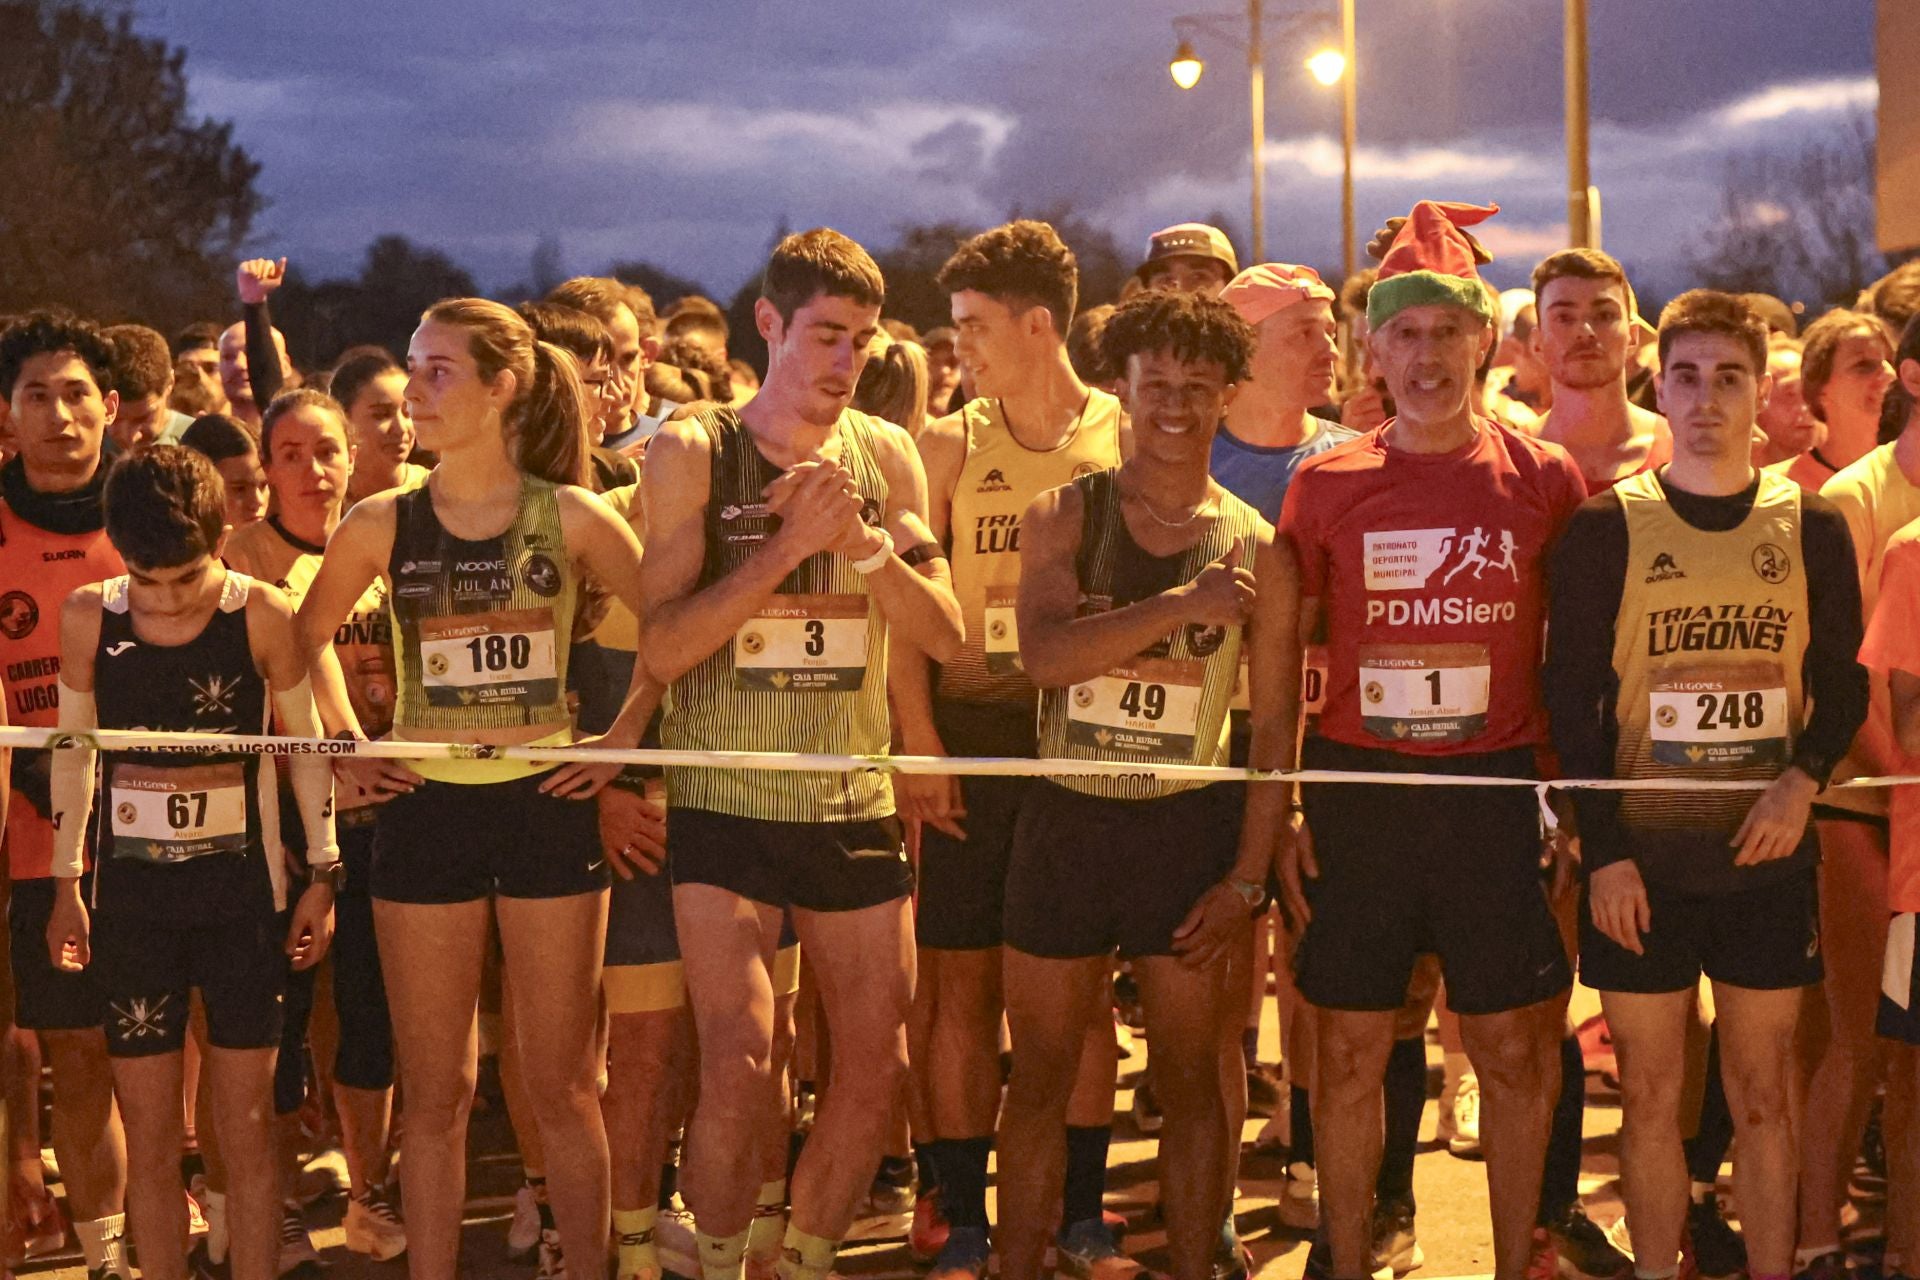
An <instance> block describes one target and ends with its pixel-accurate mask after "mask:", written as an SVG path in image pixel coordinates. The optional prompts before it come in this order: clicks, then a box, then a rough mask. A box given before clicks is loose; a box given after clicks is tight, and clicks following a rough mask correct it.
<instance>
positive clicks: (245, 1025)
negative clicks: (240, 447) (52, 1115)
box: [44, 445, 342, 1280]
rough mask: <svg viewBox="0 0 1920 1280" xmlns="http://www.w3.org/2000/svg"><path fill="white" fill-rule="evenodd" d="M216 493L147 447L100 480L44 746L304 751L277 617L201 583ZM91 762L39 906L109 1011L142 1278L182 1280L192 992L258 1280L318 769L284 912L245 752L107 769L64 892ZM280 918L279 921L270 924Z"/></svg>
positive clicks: (313, 890)
mask: <svg viewBox="0 0 1920 1280" xmlns="http://www.w3.org/2000/svg"><path fill="white" fill-rule="evenodd" d="M221 487H222V486H221V483H220V477H219V475H218V473H216V472H215V471H214V469H213V465H212V464H211V463H209V462H208V461H207V460H206V459H205V458H204V457H202V456H201V455H200V454H198V453H195V452H194V451H193V450H191V449H185V448H182V447H180V446H178V445H156V446H154V447H153V448H152V449H151V450H149V451H148V452H147V453H145V454H144V455H141V456H138V457H132V458H126V459H123V460H122V461H121V462H120V463H119V464H118V465H116V466H115V467H114V469H113V473H112V474H111V475H110V476H109V477H108V479H107V486H106V494H105V506H106V516H107V534H108V536H109V537H110V538H111V539H112V542H113V546H114V550H115V551H117V552H119V553H120V555H121V557H122V558H123V559H124V560H125V561H126V564H127V567H128V574H127V575H125V576H121V577H115V578H109V579H107V580H106V581H104V582H100V583H95V584H93V585H91V586H86V587H81V588H80V589H78V590H77V591H75V592H74V593H73V594H72V595H71V596H69V597H68V598H67V602H66V604H65V606H64V608H63V609H62V612H61V618H60V650H61V655H60V656H61V662H60V685H61V698H60V727H61V728H62V729H63V730H65V731H67V732H71V733H80V734H84V733H86V732H87V731H89V730H91V729H94V728H95V727H99V728H107V729H134V728H141V729H156V730H167V731H174V732H193V733H229V734H231V733H264V732H266V731H267V730H268V728H269V726H270V723H271V719H272V718H273V717H275V716H277V718H278V720H279V723H280V727H281V728H282V729H283V730H284V731H285V732H286V733H288V734H290V735H292V736H295V737H308V738H311V737H318V736H319V724H318V722H317V720H316V718H315V715H314V710H313V693H312V688H311V685H310V684H309V681H308V678H307V664H306V662H305V660H304V659H303V657H302V655H301V650H300V647H299V645H298V643H297V642H296V640H295V638H294V629H293V611H292V609H291V607H290V606H289V605H288V604H287V600H286V597H285V596H283V595H281V594H280V593H279V592H278V591H277V590H275V589H274V588H272V587H270V586H267V585H266V584H264V583H259V582H255V581H254V580H253V579H251V578H249V577H247V576H246V575H245V574H242V573H237V572H233V571H230V570H228V569H226V568H225V567H224V566H223V565H222V564H221V563H220V558H219V557H220V551H221V547H222V543H223V542H224V541H225V537H226V533H225V528H226V518H225V512H224V510H223V508H224V502H223V499H222V495H221ZM94 757H95V753H94V752H93V751H91V750H70V751H60V752H55V753H54V760H53V766H52V769H53V778H52V792H53V797H54V830H55V847H54V855H53V872H54V878H55V884H56V888H55V891H54V892H55V900H54V908H53V914H52V918H51V919H50V920H49V921H48V923H47V927H46V936H45V944H44V945H45V947H46V949H47V953H48V955H49V958H50V961H51V962H52V963H53V964H55V965H57V966H59V967H60V968H61V969H63V970H65V971H68V972H78V971H80V970H83V969H87V968H91V969H93V970H94V972H95V980H96V981H97V982H98V984H99V988H100V993H101V998H102V1000H103V1001H104V1002H105V1005H106V1009H105V1015H104V1025H105V1029H106V1037H107V1052H108V1054H109V1055H110V1056H111V1057H112V1060H113V1085H114V1092H115V1093H116V1094H117V1095H118V1096H119V1099H120V1102H121V1105H122V1106H123V1107H124V1108H125V1114H126V1122H127V1154H128V1166H129V1173H130V1176H129V1178H128V1187H127V1200H128V1206H129V1210H130V1212H131V1215H132V1219H133V1236H134V1243H135V1245H136V1246H137V1247H138V1249H139V1251H140V1269H141V1273H142V1274H143V1275H145V1276H149V1277H153V1280H184V1277H185V1276H186V1259H187V1216H186V1214H185V1212H183V1208H182V1203H181V1202H182V1199H183V1197H184V1196H185V1194H186V1188H185V1187H184V1186H183V1185H182V1184H181V1181H180V1150H181V1144H182V1142H183V1141H184V1138H185V1133H184V1124H183V1116H182V1111H181V1105H180V1100H181V1089H182V1084H183V1077H184V1072H183V1065H182V1050H183V1049H184V1047H185V1044H186V1039H187V1021H188V1006H189V1002H190V999H191V996H192V992H193V990H194V989H195V988H197V989H198V990H199V993H200V999H201V1002H202V1003H203V1005H204V1006H205V1008H206V1018H207V1041H208V1048H207V1053H206V1069H207V1071H208V1072H209V1073H210V1074H211V1077H212V1098H213V1108H214V1115H213V1116H211V1117H210V1118H211V1119H212V1120H213V1122H214V1127H215V1128H216V1129H217V1130H218V1132H219V1135H220V1140H221V1153H222V1155H223V1156H224V1158H225V1163H226V1171H227V1181H228V1186H227V1209H228V1223H229V1231H230V1232H231V1239H232V1245H233V1250H232V1266H233V1275H234V1276H235V1277H236V1280H272V1277H273V1276H274V1274H275V1271H276V1267H275V1260H276V1256H277V1253H278V1231H277V1227H278V1225H279V1213H278V1204H277V1201H278V1199H279V1197H278V1195H277V1192H276V1187H275V1169H274V1141H273V1130H272V1122H271V1120H270V1119H269V1116H270V1105H271V1098H272V1092H273V1067H274V1054H275V1050H276V1049H277V1048H278V1046H279V1044H280V1032H281V1018H282V1013H283V1010H282V1004H283V1002H284V1000H285V988H286V979H287V969H288V961H289V958H290V959H291V964H292V967H293V968H294V969H295V970H305V969H310V968H312V967H313V966H314V965H315V964H318V963H319V962H320V959H321V957H322V956H324V955H325V954H326V951H327V946H328V943H329V942H330V940H331V938H332V934H333V895H334V889H335V887H336V886H337V885H338V884H339V882H340V872H341V870H342V867H341V864H340V851H339V849H338V847H337V846H336V845H335V842H334V831H333V785H332V779H331V774H330V770H329V768H328V764H327V761H326V759H325V757H323V756H318V755H305V756H295V757H293V759H292V760H291V762H290V770H289V772H290V773H291V774H292V778H293V789H294V793H295V795H296V797H297V801H298V808H299V814H300V819H301V826H302V828H303V830H304V831H305V833H306V838H307V859H308V865H309V868H310V869H311V872H312V876H313V879H312V881H311V882H310V883H309V884H308V886H307V887H306V888H305V890H304V891H303V892H301V894H300V895H299V900H298V902H297V904H290V902H289V899H290V896H291V895H290V894H289V893H288V885H287V880H288V876H287V868H286V863H285V862H284V860H283V858H282V851H281V848H280V839H279V829H278V827H279V820H278V805H277V803H276V797H275V794H274V791H275V787H274V777H273V769H272V767H271V766H270V765H265V764H263V761H262V759H261V757H259V756H257V755H247V754H244V753H214V754H203V755H196V756H193V757H190V758H188V759H186V760H182V759H181V757H179V756H178V755H169V754H167V753H165V752H161V751H125V752H115V753H113V754H112V755H110V756H108V758H107V761H106V764H105V766H104V770H103V772H104V780H103V782H102V787H101V792H102V796H103V799H102V803H101V806H100V814H99V826H98V829H97V840H98V845H99V848H100V851H101V853H102V855H103V856H102V858H101V861H100V867H99V871H98V874H97V875H96V877H95V879H94V882H93V884H92V885H91V886H90V887H83V885H82V883H81V878H82V873H83V869H84V865H85V863H84V859H85V845H86V837H87V834H88V825H87V824H88V819H89V814H90V812H91V810H92V804H93V787H94V767H95V759H94ZM83 894H84V895H85V896H84V897H83ZM289 905H292V907H293V910H292V913H291V919H289V918H288V917H287V916H285V915H283V914H282V913H283V912H286V911H287V908H288V907H289ZM283 952H284V954H283Z"/></svg>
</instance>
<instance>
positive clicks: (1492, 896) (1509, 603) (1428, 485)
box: [1280, 201, 1583, 1280]
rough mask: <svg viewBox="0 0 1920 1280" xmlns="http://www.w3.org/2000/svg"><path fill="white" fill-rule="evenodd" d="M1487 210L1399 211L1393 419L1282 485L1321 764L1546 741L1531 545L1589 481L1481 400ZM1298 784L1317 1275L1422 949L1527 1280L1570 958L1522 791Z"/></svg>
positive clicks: (1354, 1174)
mask: <svg viewBox="0 0 1920 1280" xmlns="http://www.w3.org/2000/svg"><path fill="white" fill-rule="evenodd" d="M1493 212H1495V211H1494V210H1492V209H1482V208H1477V207H1474V206H1471V205H1441V204H1436V203H1433V202H1430V201H1422V202H1421V203H1419V204H1418V205H1416V206H1415V207H1414V211H1413V216H1412V217H1411V218H1410V219H1408V220H1407V221H1406V222H1405V223H1404V224H1403V225H1401V226H1400V227H1399V229H1398V231H1397V234H1395V235H1394V237H1393V242H1392V244H1391V246H1390V248H1389V249H1388V251H1387V253H1386V254H1385V256H1384V258H1383V261H1382V263H1381V267H1380V278H1379V280H1378V281H1377V282H1376V283H1375V284H1374V286H1373V288H1372V290H1371V291H1370V293H1369V295H1368V299H1367V321H1368V327H1369V331H1370V336H1369V339H1368V342H1369V347H1370V350H1371V353H1372V356H1373V365H1374V369H1375V372H1376V374H1377V375H1378V376H1379V377H1380V379H1381V380H1382V381H1383V382H1384V384H1385V390H1386V393H1387V395H1388V396H1390V397H1391V399H1392V401H1393V403H1394V405H1395V406H1396V408H1397V416H1395V417H1394V418H1393V419H1391V420H1390V421H1389V422H1388V423H1387V424H1386V425H1384V426H1382V427H1380V428H1379V429H1377V430H1375V431H1373V432H1371V433H1369V434H1368V435H1366V436H1363V437H1362V438H1361V439H1359V440H1357V441H1353V442H1351V443H1348V444H1346V445H1342V446H1341V447H1339V448H1337V449H1334V450H1332V451H1330V452H1328V453H1326V454H1323V455H1321V456H1320V457H1318V458H1309V459H1308V460H1307V461H1306V462H1305V463H1303V464H1302V465H1301V467H1300V470H1299V471H1298V473H1297V474H1296V475H1295V477H1294V481H1293V485H1292V487H1291V488H1289V489H1288V491H1287V498H1286V505H1285V507H1284V509H1283V511H1282V514H1281V526H1280V527H1281V533H1282V535H1283V536H1284V537H1285V538H1286V539H1287V541H1288V543H1289V545H1290V546H1291V547H1292V549H1293V551H1294V553H1295V554H1296V555H1297V556H1298V558H1299V564H1300V579H1301V581H1300V591H1301V592H1302V594H1303V597H1304V599H1303V603H1302V605H1301V617H1300V626H1301V630H1302V635H1303V636H1310V635H1312V634H1313V633H1314V631H1315V630H1316V629H1317V628H1318V627H1319V626H1321V625H1324V627H1325V635H1326V645H1327V651H1328V655H1329V660H1328V669H1327V687H1326V701H1325V706H1324V708H1323V709H1322V711H1321V714H1320V719H1319V725H1318V729H1317V732H1316V734H1315V736H1314V737H1312V738H1310V739H1309V740H1308V741H1307V743H1306V746H1305V751H1304V757H1303V758H1304V761H1305V763H1306V764H1307V765H1308V766H1310V767H1314V768H1333V769H1358V770H1370V771H1373V770H1377V771H1391V772H1438V773H1460V774H1481V775H1485V774H1496V775H1506V776H1512V777H1530V776H1533V774H1534V771H1535V767H1536V766H1535V753H1536V751H1537V749H1538V748H1539V747H1540V746H1541V745H1542V744H1543V743H1544V741H1545V732H1546V725H1545V717H1544V715H1543V714H1542V712H1541V708H1540V701H1539V693H1538V684H1537V670H1538V665H1539V663H1538V658H1539V645H1540V634H1541V623H1542V619H1543V615H1544V612H1545V601H1544V596H1545V583H1544V577H1545V572H1544V570H1545V564H1544V561H1545V555H1546V550H1547V548H1548V547H1549V546H1550V545H1551V543H1552V541H1553V539H1554V538H1555V537H1556V536H1557V535H1558V533H1559V531H1560V528H1561V527H1562V525H1563V524H1564V523H1565V521H1566V519H1567V517H1568V516H1569V515H1570V514H1571V513H1572V511H1573V509H1574V507H1575V506H1576V505H1577V504H1578V502H1579V501H1580V498H1581V495H1582V493H1583V489H1582V486H1581V483H1580V476H1579V472H1578V470H1577V469H1576V468H1575V467H1574V464H1573V462H1572V460H1571V459H1570V458H1569V457H1568V456H1567V454H1566V453H1565V452H1564V451H1563V450H1561V449H1560V448H1559V446H1557V445H1550V444H1542V443H1539V442H1537V441H1535V440H1533V439H1531V438H1530V437H1526V436H1522V435H1519V434H1518V433H1516V432H1513V431H1511V430H1509V429H1507V428H1505V427H1501V426H1498V425H1497V424H1494V423H1492V422H1490V421H1488V420H1486V419H1483V418H1478V417H1476V416H1475V415H1474V414H1473V412H1472V396H1473V385H1474V373H1475V370H1476V369H1477V368H1478V367H1479V366H1480V365H1481V363H1482V362H1483V361H1484V360H1485V358H1486V354H1487V351H1488V348H1489V345H1490V344H1491V343H1492V341H1493V324H1492V321H1493V299H1492V297H1491V296H1490V294H1489V293H1488V291H1487V290H1486V288H1485V287H1484V286H1483V285H1482V283H1481V281H1480V280H1479V278H1478V275H1477V272H1476V270H1475V262H1476V259H1478V258H1481V256H1482V251H1480V250H1479V246H1478V245H1477V244H1476V243H1474V242H1473V241H1472V240H1471V239H1470V237H1468V236H1467V235H1466V234H1465V233H1464V232H1463V231H1462V230H1461V229H1460V228H1461V227H1463V226H1469V225H1472V224H1474V223H1477V222H1479V221H1481V220H1482V219H1484V218H1486V217H1487V216H1488V215H1489V214H1491V213H1493ZM1303 790H1304V794H1303V797H1302V799H1303V802H1304V811H1305V812H1304V818H1305V820H1304V823H1298V822H1296V823H1295V824H1291V825H1289V827H1288V828H1287V830H1288V832H1289V833H1290V835H1291V838H1290V839H1286V840H1283V841H1282V843H1281V848H1280V869H1281V882H1282V885H1283V888H1284V889H1285V890H1286V892H1287V894H1288V897H1289V899H1290V906H1291V909H1292V910H1293V911H1294V912H1295V913H1296V915H1297V917H1298V918H1299V919H1303V920H1306V921H1307V925H1306V933H1305V936H1304V938H1303V939H1302V940H1301V944H1300V953H1299V958H1298V962H1297V975H1298V981H1299V986H1300V991H1301V994H1303V995H1304V996H1306V998H1307V999H1308V1000H1309V1001H1311V1002H1312V1003H1313V1004H1314V1005H1315V1006H1317V1008H1318V1010H1319V1021H1318V1028H1317V1034H1318V1055H1319V1057H1318V1074H1317V1076H1316V1088H1317V1090H1318V1096H1316V1097H1315V1099H1314V1113H1315V1114H1314V1119H1315V1122H1316V1123H1315V1130H1316V1132H1315V1144H1314V1145H1315V1150H1316V1151H1317V1152H1318V1154H1319V1157H1320V1169H1319V1174H1320V1197H1321V1219H1322V1222H1323V1223H1324V1224H1325V1228H1326V1242H1327V1244H1328V1245H1329V1246H1330V1248H1328V1249H1320V1248H1317V1247H1316V1249H1315V1251H1314V1253H1313V1254H1312V1255H1310V1256H1309V1259H1308V1269H1309V1272H1311V1273H1313V1274H1329V1275H1333V1276H1338V1277H1346V1278H1353V1277H1359V1276H1362V1275H1365V1274H1366V1273H1367V1271H1368V1270H1369V1266H1368V1245H1369V1241H1370V1236H1371V1232H1370V1222H1369V1214H1368V1208H1369V1200H1370V1198H1371V1193H1372V1191H1373V1186H1374V1179H1375V1177H1376V1174H1377V1166H1378V1163H1379V1158H1380V1150H1381V1146H1380V1143H1381V1110H1380V1108H1381V1082H1382V1077H1383V1074H1384V1070H1385V1065H1386V1060H1387V1056H1388V1053H1389V1050H1390V1046H1391V1043H1392V1039H1393V1022H1394V1014H1395V1011H1397V1010H1398V1009H1399V1008H1400V1006H1401V1004H1402V1003H1403V1001H1404V1000H1405V997H1406V994H1407V988H1408V980H1409V978H1410V976H1411V974H1412V972H1413V968H1414V961H1415V956H1416V954H1417V953H1419V952H1422V951H1429V950H1431V951H1437V952H1438V953H1439V955H1440V958H1441V963H1442V966H1443V969H1444V971H1445V976H1446V982H1447V991H1448V999H1449V1003H1450V1004H1451V1006H1452V1007H1453V1008H1454V1009H1455V1010H1456V1011H1457V1012H1459V1013H1460V1014H1461V1023H1462V1031H1463V1034H1464V1036H1465V1040H1466V1049H1467V1053H1468V1055H1469V1057H1470V1058H1471V1059H1472V1060H1473V1063H1474V1067H1475V1071H1476V1075H1477V1076H1478V1078H1479V1081H1480V1086H1481V1090H1482V1092H1483V1093H1484V1094H1485V1096H1486V1099H1487V1105H1486V1110H1485V1113H1484V1114H1483V1116H1482V1119H1481V1137H1482V1141H1483V1143H1484V1145H1485V1148H1486V1152H1487V1156H1488V1160H1487V1173H1488V1182H1489V1190H1490V1199H1491V1202H1492V1213H1493V1238H1494V1260H1495V1261H1494V1268H1495V1274H1496V1275H1497V1276H1499V1277H1501V1280H1519V1277H1520V1276H1521V1274H1522V1272H1523V1271H1524V1270H1525V1269H1526V1266H1527V1263H1528V1257H1529V1250H1530V1243H1531V1236H1532V1232H1533V1228H1534V1218H1535V1214H1536V1210H1537V1209H1538V1205H1539V1190H1540V1177H1541V1169H1542V1163H1543V1158H1544V1155H1545V1152H1546V1147H1547V1134H1548V1122H1549V1114H1550V1112H1551V1110H1552V1107H1553V1100H1554V1098H1555V1097H1556V1096H1557V1095H1558V1091H1559V1084H1560V1081H1559V1058H1558V1053H1557V1048H1556V1042H1557V1040H1558V1039H1559V1030H1560V1025H1561V1020H1562V1018H1563V1016H1564V1010H1565V1003H1564V997H1565V994H1566V991H1567V988H1568V984H1569V976H1570V975H1569V972H1568V967H1567V959H1566V953H1565V950H1564V949H1563V947H1562V945H1561V942H1560V937H1559V932H1558V930H1557V929H1556V928H1555V926H1554V922H1553V918H1552V915H1551V913H1550V912H1549V911H1548V909H1547V906H1546V902H1545V899H1544V898H1543V897H1542V895H1541V892H1540V876H1539V867H1540V833H1539V817H1538V811H1537V806H1536V805H1535V804H1534V801H1533V797H1532V796H1531V795H1530V794H1529V793H1528V792H1527V791H1526V790H1524V789H1519V788H1516V789H1511V790H1509V789H1501V790H1492V791H1489V790H1485V789H1481V788H1471V789H1468V788H1458V789H1455V788H1446V787H1420V788H1411V787H1394V786H1373V785H1357V784H1340V785H1326V786H1308V787H1306V788H1304V789H1303ZM1303 879H1304V880H1305V881H1308V882H1310V883H1308V884H1306V886H1305V892H1304V893H1303V892H1302V884H1303Z"/></svg>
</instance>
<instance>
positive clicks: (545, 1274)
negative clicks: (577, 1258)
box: [533, 1227, 567, 1280]
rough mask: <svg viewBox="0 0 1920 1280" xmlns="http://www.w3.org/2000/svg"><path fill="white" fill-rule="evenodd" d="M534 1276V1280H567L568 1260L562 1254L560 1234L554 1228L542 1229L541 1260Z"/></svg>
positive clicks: (535, 1268)
mask: <svg viewBox="0 0 1920 1280" xmlns="http://www.w3.org/2000/svg"><path fill="white" fill-rule="evenodd" d="M533 1275H534V1280H567V1258H566V1255H565V1254H563V1253H561V1252H560V1233H559V1232H558V1231H556V1230H555V1229H554V1228H552V1227H542V1228H540V1259H539V1261H538V1262H537V1263H536V1264H535V1266H534V1269H533Z"/></svg>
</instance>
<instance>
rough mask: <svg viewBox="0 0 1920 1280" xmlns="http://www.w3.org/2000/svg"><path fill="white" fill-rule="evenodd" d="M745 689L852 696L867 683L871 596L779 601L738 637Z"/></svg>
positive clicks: (737, 667)
mask: <svg viewBox="0 0 1920 1280" xmlns="http://www.w3.org/2000/svg"><path fill="white" fill-rule="evenodd" d="M733 672H734V680H735V681H736V682H737V683H738V684H739V686H740V687H741V688H743V689H772V690H775V691H778V692H781V693H851V692H853V691H854V690H856V689H858V688H859V687H860V686H861V685H862V684H864V683H865V682H866V678H867V597H865V596H858V595H810V596H775V597H773V599H772V600H770V601H768V602H767V605H766V607H765V608H763V609H761V610H760V612H759V613H757V614H755V615H754V616H753V617H752V618H750V619H748V620H747V623H746V625H745V626H743V627H741V628H740V630H739V631H737V632H735V633H734V637H733Z"/></svg>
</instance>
